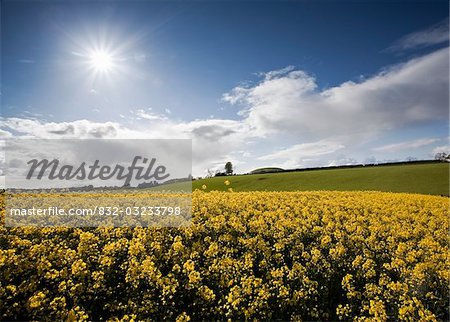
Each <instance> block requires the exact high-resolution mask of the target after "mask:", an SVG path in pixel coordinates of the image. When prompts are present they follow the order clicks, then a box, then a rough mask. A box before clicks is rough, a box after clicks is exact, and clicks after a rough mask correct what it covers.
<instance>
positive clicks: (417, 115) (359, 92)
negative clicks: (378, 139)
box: [223, 48, 449, 140]
mask: <svg viewBox="0 0 450 322" xmlns="http://www.w3.org/2000/svg"><path fill="white" fill-rule="evenodd" d="M448 57H449V52H448V48H445V49H442V50H438V51H436V52H434V53H431V54H429V55H426V56H423V57H420V58H416V59H413V60H411V61H409V62H407V63H405V64H401V65H397V66H394V67H392V68H390V69H389V70H385V71H383V72H381V73H379V74H378V75H375V76H373V77H371V78H368V79H366V80H364V81H362V82H360V83H355V82H345V83H343V84H341V85H339V86H335V87H332V88H329V89H326V90H319V89H318V86H317V84H316V81H315V79H314V77H312V76H310V75H308V74H306V73H305V72H303V71H298V70H290V69H288V70H290V71H288V72H287V73H284V74H283V73H281V72H277V73H275V74H271V76H270V77H268V78H267V77H265V78H264V79H263V80H261V81H260V82H259V83H257V84H255V85H253V86H251V87H236V88H234V89H233V90H232V91H231V92H229V93H227V94H225V95H224V96H223V100H225V101H227V102H229V103H231V104H240V105H242V106H243V109H242V110H241V113H240V114H241V115H242V116H244V122H245V123H246V124H248V125H249V126H250V127H252V128H253V129H254V131H256V132H257V133H259V134H260V135H267V134H273V133H283V132H284V133H290V134H291V135H298V136H301V137H303V138H307V139H309V140H320V139H323V138H326V137H331V136H336V135H347V136H356V135H358V136H361V137H365V136H370V135H373V134H376V133H380V132H382V131H386V130H392V129H399V128H404V127H407V126H413V125H416V124H419V123H427V122H433V121H436V120H439V119H443V118H448V86H449V81H448V67H449V62H448Z"/></svg>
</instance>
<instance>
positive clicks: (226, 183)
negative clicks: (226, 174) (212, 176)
mask: <svg viewBox="0 0 450 322" xmlns="http://www.w3.org/2000/svg"><path fill="white" fill-rule="evenodd" d="M223 183H225V185H226V186H229V185H230V183H231V182H230V181H229V180H225V181H224V182H223Z"/></svg>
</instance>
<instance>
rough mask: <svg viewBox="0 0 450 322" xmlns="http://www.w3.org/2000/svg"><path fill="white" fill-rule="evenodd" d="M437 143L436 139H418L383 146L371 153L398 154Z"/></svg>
mask: <svg viewBox="0 0 450 322" xmlns="http://www.w3.org/2000/svg"><path fill="white" fill-rule="evenodd" d="M437 141H439V139H436V138H425V139H418V140H413V141H406V142H399V143H394V144H388V145H383V146H380V147H376V148H373V149H372V150H373V151H377V152H398V151H402V150H413V149H417V148H420V147H423V146H426V145H430V144H433V143H435V142H437Z"/></svg>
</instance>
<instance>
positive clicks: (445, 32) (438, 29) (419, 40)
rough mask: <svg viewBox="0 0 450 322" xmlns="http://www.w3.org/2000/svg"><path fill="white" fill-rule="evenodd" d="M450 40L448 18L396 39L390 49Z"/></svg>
mask: <svg viewBox="0 0 450 322" xmlns="http://www.w3.org/2000/svg"><path fill="white" fill-rule="evenodd" d="M448 40H449V20H448V18H447V19H445V20H443V21H440V22H438V23H437V24H434V25H433V26H431V27H429V28H427V29H425V30H421V31H417V32H413V33H411V34H409V35H406V36H404V37H402V38H400V39H399V40H398V41H396V42H395V43H394V44H393V45H392V46H391V47H389V48H388V50H389V51H400V50H407V49H414V48H423V47H428V46H432V45H437V44H442V43H446V42H448Z"/></svg>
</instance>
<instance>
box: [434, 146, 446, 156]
mask: <svg viewBox="0 0 450 322" xmlns="http://www.w3.org/2000/svg"><path fill="white" fill-rule="evenodd" d="M441 152H444V153H447V154H450V145H441V146H437V147H435V148H434V149H433V150H432V151H431V154H432V156H434V155H435V154H436V153H441Z"/></svg>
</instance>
